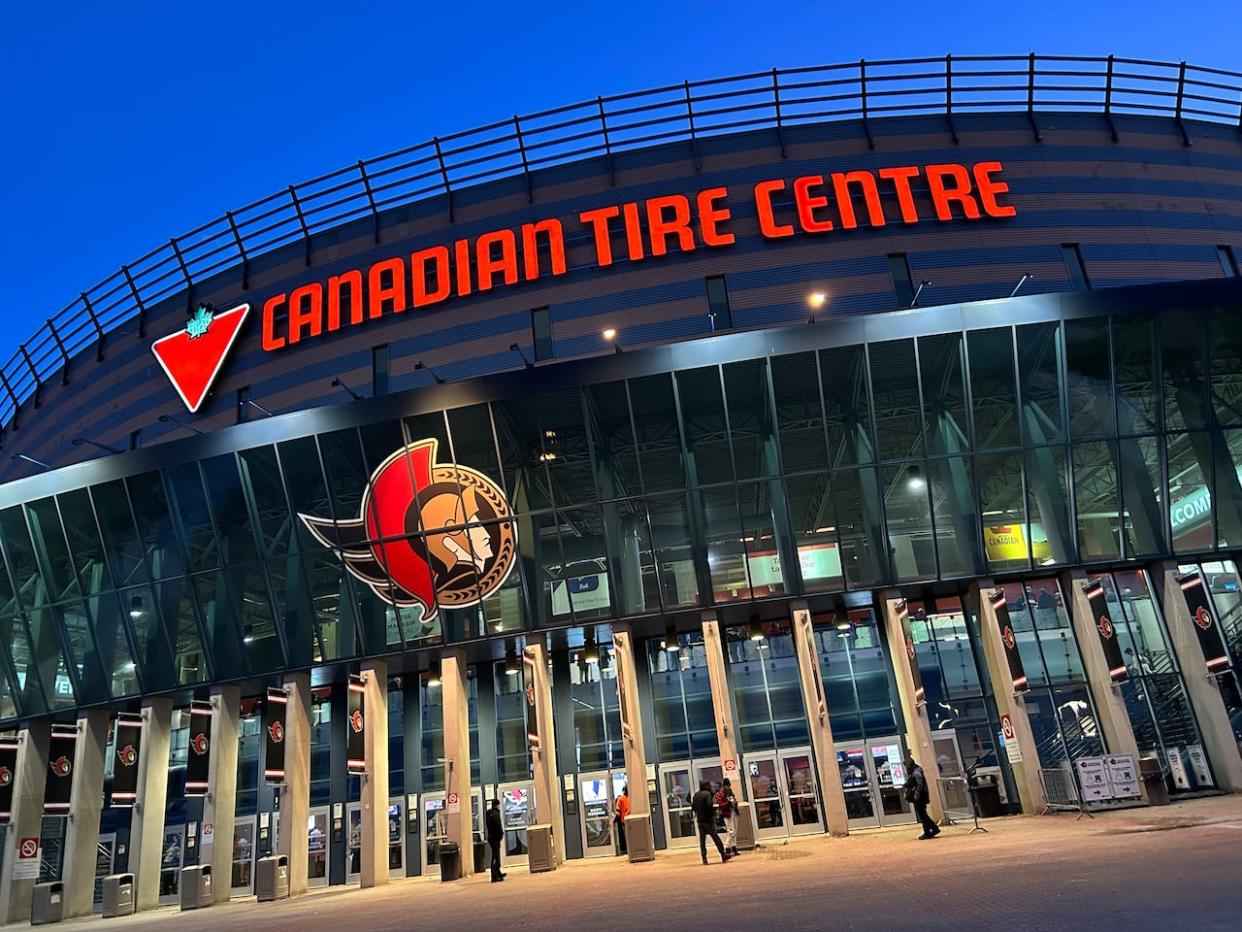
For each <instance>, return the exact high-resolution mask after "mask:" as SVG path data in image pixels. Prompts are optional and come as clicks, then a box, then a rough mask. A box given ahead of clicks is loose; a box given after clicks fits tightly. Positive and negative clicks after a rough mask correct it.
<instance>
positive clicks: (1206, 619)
mask: <svg viewBox="0 0 1242 932" xmlns="http://www.w3.org/2000/svg"><path fill="white" fill-rule="evenodd" d="M1195 624H1197V625H1198V626H1199V627H1200V628H1202V629H1203V630H1204V631H1206V630H1207V629H1208V628H1210V627H1212V615H1211V613H1209V612H1208V610H1207V609H1206V608H1204V607H1203V606H1202V605H1200V606H1199V607H1198V608H1196V609H1195Z"/></svg>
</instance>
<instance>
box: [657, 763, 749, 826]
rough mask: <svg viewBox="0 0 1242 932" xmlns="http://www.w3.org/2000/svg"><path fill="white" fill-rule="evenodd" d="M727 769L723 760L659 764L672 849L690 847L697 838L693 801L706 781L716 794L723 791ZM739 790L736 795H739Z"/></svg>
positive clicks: (736, 790)
mask: <svg viewBox="0 0 1242 932" xmlns="http://www.w3.org/2000/svg"><path fill="white" fill-rule="evenodd" d="M723 777H724V769H723V767H722V766H721V763H720V758H718V757H717V758H712V759H710V760H695V761H686V760H683V761H675V762H674V763H671V764H661V765H660V785H661V789H662V791H663V793H664V827H665V828H666V829H667V833H666V837H667V838H668V846H669V847H670V848H682V847H691V846H693V845H694V844H695V843H696V840H697V838H698V835H697V829H696V828H695V818H694V811H693V810H692V809H691V808H690V801H691V800H692V799H694V794H695V793H696V792H698V789H699V784H700V783H701V782H702V781H704V780H706V781H707V782H708V784H710V785H711V788H712V793H713V794H714V793H715V792H716V791H717V790H718V789H720V786H721V781H722V779H723ZM740 791H741V788H740V787H734V792H737V793H740Z"/></svg>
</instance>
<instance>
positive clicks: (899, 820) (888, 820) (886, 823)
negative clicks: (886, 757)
mask: <svg viewBox="0 0 1242 932" xmlns="http://www.w3.org/2000/svg"><path fill="white" fill-rule="evenodd" d="M864 744H865V745H866V753H867V779H868V780H869V781H870V782H871V792H872V797H871V798H872V801H873V808H874V809H875V815H876V818H877V819H878V820H879V823H880V827H881V828H888V827H891V826H894V825H913V824H914V822H915V818H914V809H913V807H911V808H910V810H909V811H907V812H903V813H902V815H895V814H894V815H889V814H888V813H886V812H885V811H884V804H883V802H882V800H881V799H880V774H879V771H877V770H876V767H875V755H874V754H873V753H872V749H873V748H877V747H893V746H896V748H897V751H898V753H899V754H901V756H902V760H901V761H899V763H902V764H903V766H904V760H905V754H906V743H905V742H904V741H903V740H902V739H901V735H884V736H883V737H879V738H867V739H866V741H865V742H864ZM927 779H929V780H930V779H932V778H931V777H928V778H927ZM904 783H905V781H904V780H903V781H902V782H901V783H900V784H899V783H897V781H896V780H895V779H894V780H893V788H894V789H896V790H900V787H901V786H902V785H904ZM900 798H901V801H902V805H903V806H904V805H907V804H906V802H905V795H904V794H902V795H901V796H900Z"/></svg>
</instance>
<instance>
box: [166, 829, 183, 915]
mask: <svg viewBox="0 0 1242 932" xmlns="http://www.w3.org/2000/svg"><path fill="white" fill-rule="evenodd" d="M184 866H185V823H184V822H183V823H179V824H177V825H167V826H165V827H164V845H163V848H162V849H161V851H160V905H161V906H170V905H172V904H174V903H177V902H179V899H178V895H179V892H180V887H179V884H180V882H181V868H182V867H184Z"/></svg>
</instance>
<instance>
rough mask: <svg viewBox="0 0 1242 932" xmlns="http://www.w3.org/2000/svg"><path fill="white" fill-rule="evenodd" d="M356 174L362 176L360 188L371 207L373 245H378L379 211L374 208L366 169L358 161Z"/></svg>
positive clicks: (373, 197)
mask: <svg viewBox="0 0 1242 932" xmlns="http://www.w3.org/2000/svg"><path fill="white" fill-rule="evenodd" d="M358 174H359V175H361V176H362V187H363V189H364V190H365V191H366V192H367V203H368V204H370V205H371V226H372V228H373V232H374V234H375V245H376V246H378V245H379V211H378V210H376V208H375V194H374V193H373V192H372V191H371V179H370V178H368V177H367V167H366V166H365V165H364V164H362V159H359V160H358Z"/></svg>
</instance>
